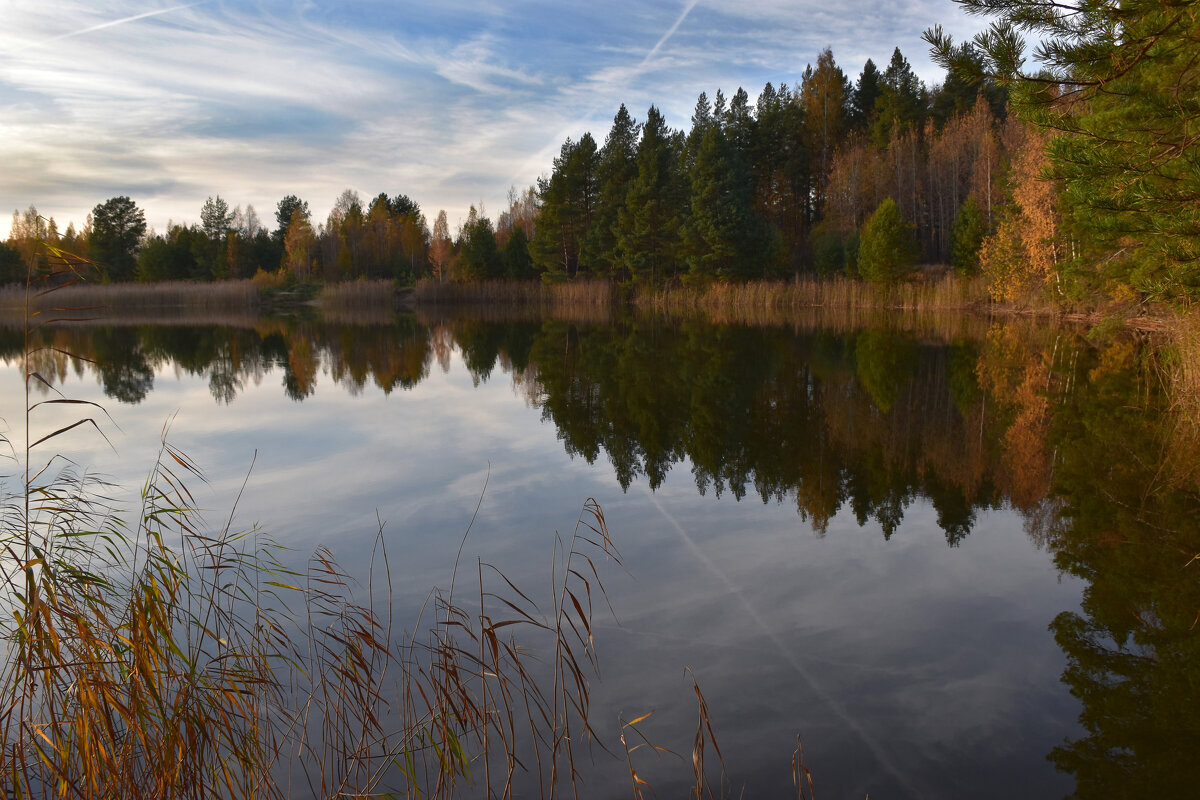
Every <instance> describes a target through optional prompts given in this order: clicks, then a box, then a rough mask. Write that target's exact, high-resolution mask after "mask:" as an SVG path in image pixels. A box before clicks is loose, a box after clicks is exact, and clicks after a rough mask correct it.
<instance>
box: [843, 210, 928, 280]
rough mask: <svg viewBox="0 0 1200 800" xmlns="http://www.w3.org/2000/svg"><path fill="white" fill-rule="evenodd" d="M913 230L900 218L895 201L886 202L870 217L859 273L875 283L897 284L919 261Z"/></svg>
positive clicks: (861, 245)
mask: <svg viewBox="0 0 1200 800" xmlns="http://www.w3.org/2000/svg"><path fill="white" fill-rule="evenodd" d="M917 253H918V249H917V240H916V236H915V235H914V232H913V226H912V225H911V224H910V223H908V222H906V221H905V220H904V218H903V217H901V216H900V208H899V207H898V206H897V205H896V201H895V200H893V199H892V198H890V197H888V198H885V199H884V201H883V202H882V203H880V204H879V208H877V209H875V213H873V214H871V216H869V217H867V221H866V222H864V223H863V227H862V231H861V233H860V235H859V245H858V272H859V274H860V275H862V277H863V278H864V279H866V280H868V281H870V282H871V283H893V282H895V281H896V280H898V279H899V278H900V277H901V276H902V275H903V273H904V271H905V270H906V269H907V268H908V267H911V266H912V265H913V264H915V263H916V261H917Z"/></svg>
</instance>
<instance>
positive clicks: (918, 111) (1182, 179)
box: [0, 0, 1200, 302]
mask: <svg viewBox="0 0 1200 800" xmlns="http://www.w3.org/2000/svg"><path fill="white" fill-rule="evenodd" d="M959 2H960V3H961V4H962V5H964V6H965V7H966V8H967V10H968V11H972V12H975V13H980V14H988V15H993V16H997V17H999V19H998V21H997V22H996V24H995V25H993V27H992V28H991V29H989V30H988V31H985V32H984V33H982V34H980V35H979V36H977V37H976V38H975V40H974V41H971V42H966V43H962V44H956V43H954V42H952V41H951V40H950V38H949V37H947V36H946V35H945V34H944V33H943V32H942V31H941V30H940V29H939V28H936V27H935V28H933V29H931V30H929V31H927V32H926V39H927V41H928V42H929V43H930V45H931V46H932V48H933V51H934V53H935V57H936V59H937V60H938V61H939V62H940V63H942V64H943V65H944V66H945V68H946V70H947V71H946V74H945V78H944V80H943V82H942V83H941V84H939V85H935V86H932V87H927V86H925V85H924V84H923V83H922V82H921V81H920V80H919V79H918V78H917V76H916V75H915V73H914V72H913V70H912V68H911V65H910V64H909V62H908V60H907V59H906V58H905V57H904V55H903V54H902V53H901V52H900V50H899V48H897V49H895V50H894V51H893V53H892V55H891V58H890V60H889V61H888V62H887V65H886V66H885V67H884V68H883V69H882V70H881V69H879V68H878V67H877V66H876V65H875V63H874V62H873V61H871V60H868V61H867V62H866V64H865V65H864V66H863V69H862V71H861V72H860V73H859V74H858V76H857V78H856V79H855V80H851V79H850V77H849V76H848V75H847V73H846V72H845V71H844V70H843V69H842V68H841V67H840V66H839V65H838V64H837V62H836V60H835V58H834V55H833V53H832V51H831V50H830V49H828V48H827V49H825V50H824V51H822V52H821V53H820V54H819V55H818V57H817V59H816V63H815V65H810V66H809V67H808V68H807V69H806V70H805V72H804V74H803V75H802V76H801V78H800V80H799V81H798V82H797V83H796V84H795V85H793V86H789V85H787V84H780V85H778V86H775V85H773V84H770V83H768V84H767V85H766V86H764V87H763V89H762V91H761V92H760V93H759V94H758V96H757V98H756V99H754V100H753V101H752V100H751V97H750V95H749V94H748V93H747V92H746V91H745V90H744V89H741V88H739V89H738V90H737V91H736V92H734V93H733V95H732V96H729V97H727V96H726V95H725V94H724V92H723V91H722V90H720V89H718V90H717V91H716V93H715V95H714V96H713V97H712V98H710V97H709V96H708V94H707V93H703V92H702V93H701V94H700V96H699V98H698V99H697V101H696V105H695V110H694V113H693V114H692V117H691V125H690V127H689V128H688V129H687V130H686V131H685V130H682V129H679V130H676V129H672V128H671V127H669V126H668V125H667V122H666V119H665V117H664V116H663V114H662V113H661V112H660V111H659V109H658V108H656V107H654V106H651V107H650V108H649V109H648V110H647V111H646V114H645V118H644V119H643V120H641V121H638V120H636V119H635V118H634V117H633V115H632V114H631V113H630V111H629V110H628V109H627V108H626V107H625V106H624V105H621V107H620V108H619V110H618V111H617V113H616V115H615V116H614V118H613V124H612V126H611V128H610V130H609V131H608V133H607V135H606V136H605V138H604V141H603V143H602V144H601V143H599V142H598V141H597V139H596V138H595V137H593V136H592V135H591V134H590V133H584V134H583V135H582V136H580V137H579V138H578V139H577V140H576V139H568V140H567V141H565V142H563V144H562V146H561V148H560V150H559V154H558V156H557V157H556V158H555V159H554V160H553V164H552V166H551V170H550V172H549V174H547V175H545V176H543V177H542V178H539V179H538V180H537V182H536V184H535V185H534V186H531V187H529V188H527V189H525V190H524V191H520V192H518V191H516V190H515V189H514V190H513V191H511V192H510V196H509V201H508V207H507V208H506V209H505V210H504V211H503V212H502V213H500V214H499V215H498V216H497V218H496V220H495V222H494V223H493V221H492V219H491V218H489V217H488V216H487V214H486V213H485V211H484V209H482V208H479V209H476V208H474V207H472V208H471V209H470V211H469V213H468V215H467V218H466V221H465V222H464V223H463V224H462V225H461V226H460V227H459V229H458V231H457V232H456V233H455V235H453V236H452V235H451V232H450V230H449V226H448V224H447V220H446V215H445V212H444V211H442V212H439V214H438V215H437V217H436V221H435V222H434V224H433V226H432V229H430V228H429V226H428V225H427V221H426V219H425V217H424V216H423V215H422V214H421V211H420V208H419V207H418V206H417V204H416V203H415V202H413V201H412V200H411V199H410V198H408V197H407V196H405V195H402V194H401V195H396V196H395V197H393V198H389V197H388V196H387V195H386V194H380V195H379V196H377V197H375V198H374V199H373V200H371V201H370V202H369V203H366V202H363V201H362V200H361V199H360V198H359V197H358V195H357V194H356V193H355V192H353V191H351V190H347V191H346V192H344V193H343V195H342V196H341V197H340V198H339V199H338V201H337V203H336V204H335V206H334V209H333V211H332V212H331V213H330V215H329V217H328V219H327V220H326V221H325V222H324V223H315V222H314V220H313V219H312V216H311V214H310V213H309V209H308V205H307V203H305V202H304V201H301V200H299V198H296V197H295V196H288V197H285V198H283V199H282V200H281V201H280V202H279V204H278V206H277V208H276V214H275V222H276V225H275V227H274V228H273V229H271V230H267V229H266V228H265V227H264V226H262V225H261V224H260V222H259V220H258V218H257V215H256V214H255V213H254V210H253V208H251V207H247V208H246V209H245V211H242V210H241V209H240V208H235V209H233V210H232V211H230V210H229V208H228V205H227V204H226V203H225V201H224V200H222V199H221V198H220V197H219V196H218V197H215V198H213V197H210V198H208V200H207V201H206V202H205V203H204V206H203V207H202V209H201V222H200V224H198V225H170V226H168V230H167V231H166V232H164V233H150V234H147V233H146V228H145V218H144V214H143V213H142V212H141V210H140V209H138V208H137V206H136V204H134V203H133V201H132V200H130V199H129V198H128V197H116V198H112V199H110V200H108V201H106V202H104V203H102V204H100V205H98V206H96V208H95V209H94V210H93V212H92V214H91V215H90V217H89V219H88V222H87V224H86V225H85V226H84V228H83V229H82V230H80V231H75V230H74V228H73V226H69V227H68V229H67V231H66V232H64V233H62V234H61V235H60V234H59V232H58V231H57V230H56V229H55V225H54V222H53V220H50V221H45V220H42V219H41V218H40V217H38V215H37V214H36V210H35V209H33V208H30V209H29V210H28V211H27V212H25V213H23V214H21V213H14V219H13V228H12V231H13V232H12V234H11V236H10V239H9V241H8V242H7V244H6V245H0V280H12V279H14V278H15V277H16V276H18V275H19V274H22V272H23V267H22V264H24V263H29V262H30V259H31V258H32V255H31V253H32V252H34V251H36V243H37V242H38V241H39V240H49V241H58V240H61V243H62V245H63V246H64V247H65V248H67V249H74V250H75V251H76V252H80V254H82V255H89V256H91V257H93V258H94V259H95V260H97V261H99V262H101V263H103V264H104V265H105V266H106V267H107V268H108V270H109V275H110V277H111V278H112V279H113V280H134V279H137V280H163V279H180V278H182V279H192V280H209V279H218V278H224V277H248V276H251V275H254V274H256V273H257V272H258V271H260V270H261V271H262V272H266V273H278V272H282V273H283V274H285V275H287V276H289V277H291V278H294V279H296V280H303V281H309V280H318V281H322V280H323V281H334V280H345V279H353V278H359V277H373V278H374V277H388V278H394V279H397V280H402V281H411V280H415V279H417V278H421V277H426V276H431V277H435V278H438V279H452V280H487V279H496V278H511V279H532V278H537V277H539V276H540V277H541V278H542V279H544V280H559V279H571V278H574V277H576V276H580V275H583V276H590V277H601V278H607V279H610V280H614V281H617V282H621V283H628V282H636V283H660V282H663V281H667V280H686V281H697V282H706V281H711V280H746V279H751V278H781V277H788V276H791V275H799V274H802V273H807V274H818V275H832V274H838V273H844V274H848V275H851V276H858V277H862V278H865V279H867V280H870V281H879V282H888V281H893V280H897V279H899V278H901V277H903V276H905V275H906V274H907V272H908V270H909V269H910V268H911V267H912V266H913V265H915V264H918V263H926V264H948V265H950V266H952V267H953V268H955V269H957V270H961V271H963V272H965V273H968V274H971V273H982V274H983V275H984V276H985V278H986V280H987V283H988V287H989V290H990V292H991V294H992V296H993V297H994V298H995V299H997V300H1001V301H1023V300H1026V299H1029V298H1033V297H1038V298H1041V299H1043V300H1044V299H1054V300H1057V301H1066V302H1070V301H1072V300H1080V299H1086V298H1096V297H1100V298H1104V297H1108V298H1111V299H1115V300H1132V299H1138V298H1150V299H1180V298H1185V297H1190V296H1193V295H1195V294H1196V293H1198V292H1200V269H1197V265H1198V264H1200V214H1198V212H1197V209H1200V170H1197V166H1196V165H1197V163H1200V161H1198V159H1200V137H1198V136H1197V135H1196V130H1195V121H1196V119H1200V71H1198V70H1197V69H1196V68H1195V55H1194V54H1195V52H1197V49H1196V46H1197V44H1200V17H1197V15H1195V14H1194V13H1191V12H1189V11H1187V9H1188V8H1190V7H1191V6H1192V5H1193V3H1190V2H1188V3H1182V4H1180V3H1177V2H1173V0H1151V2H1147V3H1140V4H1137V5H1136V6H1131V7H1129V8H1125V7H1120V8H1117V7H1109V6H1105V7H1104V8H1097V9H1095V10H1094V13H1090V14H1069V15H1050V16H1046V15H1040V16H1039V12H1038V8H1040V6H1038V4H1036V3H1033V2H1032V1H1031V0H1005V1H1004V2H992V1H991V0H988V2H983V1H982V0H959ZM1066 5H1067V6H1070V7H1073V6H1071V4H1069V3H1068V4H1066ZM1085 22H1086V23H1087V24H1084V23H1085ZM1093 23H1094V24H1093ZM1114 26H1115V27H1114ZM1117 28H1119V29H1120V30H1121V31H1123V35H1121V36H1114V35H1110V33H1111V31H1112V30H1115V29H1117ZM1022 30H1034V31H1037V32H1038V33H1039V35H1040V36H1041V37H1042V44H1041V45H1040V46H1039V49H1038V51H1037V52H1036V53H1035V55H1036V56H1037V57H1038V60H1039V61H1040V62H1041V63H1042V64H1043V65H1044V68H1043V69H1041V70H1040V71H1036V72H1033V71H1025V70H1024V63H1025V60H1024V42H1023V41H1022V39H1021V36H1020V35H1019V34H1020V31H1022ZM1010 99H1011V101H1012V109H1013V111H1014V112H1019V113H1013V114H1011V115H1010V113H1009V107H1010V103H1009V100H1010Z"/></svg>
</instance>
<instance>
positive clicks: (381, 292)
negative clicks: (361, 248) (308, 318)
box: [315, 280, 397, 315]
mask: <svg viewBox="0 0 1200 800" xmlns="http://www.w3.org/2000/svg"><path fill="white" fill-rule="evenodd" d="M396 301H397V293H396V284H395V282H394V281H388V280H375V281H345V282H342V283H327V284H325V285H324V286H322V287H321V291H320V292H319V293H318V294H317V298H316V302H315V305H316V307H317V308H318V309H320V310H321V312H322V313H323V314H324V313H331V312H338V313H340V314H349V315H353V314H355V313H359V312H362V313H367V314H374V315H378V314H379V313H380V312H387V313H391V312H393V311H395V309H396Z"/></svg>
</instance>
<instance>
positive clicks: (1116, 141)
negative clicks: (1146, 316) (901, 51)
mask: <svg viewBox="0 0 1200 800" xmlns="http://www.w3.org/2000/svg"><path fill="white" fill-rule="evenodd" d="M956 2H958V3H959V4H960V5H961V6H963V8H964V9H965V10H966V11H967V12H968V13H972V14H980V15H989V16H994V17H997V18H998V19H997V21H996V22H994V23H993V24H992V26H991V28H990V29H989V30H987V31H985V32H983V33H981V34H979V35H978V36H976V37H975V40H974V43H973V45H972V46H970V47H959V46H956V45H955V44H954V43H953V41H952V40H951V38H950V37H949V36H947V35H946V34H945V33H944V32H943V31H942V30H941V28H940V26H939V27H934V28H932V29H930V30H928V31H926V33H925V39H926V41H928V42H929V43H930V44H931V45H932V46H933V54H934V57H935V58H936V59H937V60H938V61H939V62H941V63H942V64H943V65H945V66H947V67H948V68H951V69H957V70H961V71H964V72H968V73H969V72H972V71H974V72H976V73H978V72H980V71H981V70H982V71H984V72H987V73H989V74H990V75H993V76H995V77H997V78H998V79H1000V80H1002V81H1005V82H1007V83H1008V84H1010V85H1011V86H1012V87H1013V89H1014V95H1013V96H1014V100H1015V101H1016V104H1017V107H1018V108H1019V109H1020V110H1021V111H1022V112H1023V113H1024V114H1025V115H1026V116H1027V117H1028V118H1030V119H1031V120H1032V121H1033V122H1035V123H1037V124H1039V125H1041V126H1044V127H1046V128H1049V129H1051V130H1054V131H1057V135H1056V136H1055V137H1054V138H1053V139H1052V140H1051V143H1050V146H1049V152H1050V155H1051V158H1052V169H1053V172H1054V176H1055V177H1058V178H1061V179H1063V180H1064V181H1065V185H1066V195H1067V196H1066V207H1067V209H1068V212H1073V216H1074V218H1075V221H1076V222H1077V224H1078V225H1079V227H1080V228H1081V229H1082V230H1083V231H1084V232H1086V234H1087V236H1086V237H1084V238H1083V239H1082V240H1081V242H1080V246H1081V247H1083V248H1086V249H1090V250H1091V252H1090V253H1089V252H1086V251H1085V252H1084V253H1083V258H1084V260H1085V262H1086V264H1095V263H1099V262H1102V261H1103V262H1111V261H1113V260H1114V259H1120V260H1123V261H1124V262H1126V263H1128V264H1130V265H1131V266H1132V267H1133V269H1132V272H1131V273H1130V275H1129V279H1130V281H1131V282H1132V283H1133V284H1134V285H1135V286H1137V287H1138V288H1140V289H1142V290H1143V291H1145V292H1147V293H1148V294H1151V295H1157V296H1164V297H1172V296H1175V297H1177V296H1192V297H1195V296H1200V68H1198V62H1197V54H1198V53H1200V4H1198V3H1197V2H1196V0H1131V1H1130V2H1120V3H1116V2H1104V3H1099V2H1092V1H1091V0H1072V2H1063V3H1053V4H1050V3H1045V2H1041V0H956ZM1022 34H1032V35H1035V36H1036V37H1037V39H1038V41H1039V44H1038V45H1037V47H1036V48H1035V49H1034V51H1033V57H1034V60H1035V62H1036V66H1032V67H1029V68H1027V67H1026V60H1025V59H1026V43H1025V40H1024V38H1023V35H1022ZM972 50H978V51H979V52H981V53H983V54H984V59H983V63H982V65H979V64H972V62H971V59H970V58H968V57H967V56H968V55H969V54H970V53H971V51H972Z"/></svg>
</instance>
